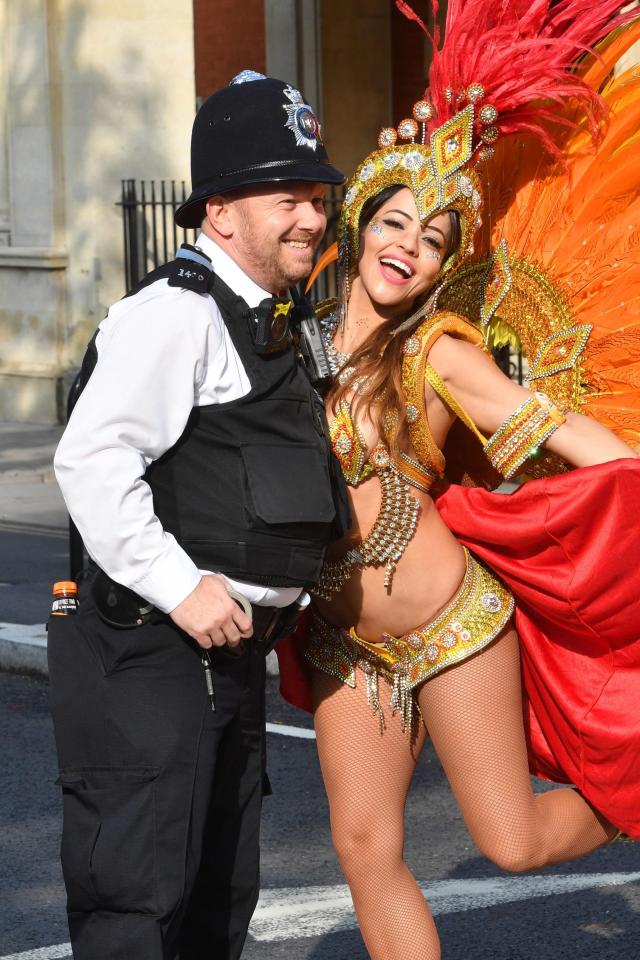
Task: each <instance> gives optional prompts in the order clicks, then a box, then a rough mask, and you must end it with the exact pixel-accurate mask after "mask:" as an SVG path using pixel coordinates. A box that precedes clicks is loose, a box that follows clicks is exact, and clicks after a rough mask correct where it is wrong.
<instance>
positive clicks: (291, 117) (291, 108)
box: [282, 86, 322, 150]
mask: <svg viewBox="0 0 640 960" xmlns="http://www.w3.org/2000/svg"><path fill="white" fill-rule="evenodd" d="M282 92H283V93H284V95H285V97H287V99H288V100H290V101H291V102H290V103H284V104H283V105H282V109H283V110H284V111H285V112H286V114H287V122H286V123H285V127H287V129H288V130H291V131H292V132H293V135H294V137H295V138H296V144H297V146H299V147H311V149H312V150H315V149H316V147H317V146H318V144H319V143H320V144H322V135H321V132H320V124H319V123H318V121H317V119H316V115H315V113H314V112H313V110H312V109H311V107H310V106H309V104H308V103H305V100H304V97H303V96H302V94H301V93H300V91H299V90H296V89H295V87H291V86H288V87H285V88H284V90H283V91H282Z"/></svg>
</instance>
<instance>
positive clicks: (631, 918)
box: [0, 675, 640, 960]
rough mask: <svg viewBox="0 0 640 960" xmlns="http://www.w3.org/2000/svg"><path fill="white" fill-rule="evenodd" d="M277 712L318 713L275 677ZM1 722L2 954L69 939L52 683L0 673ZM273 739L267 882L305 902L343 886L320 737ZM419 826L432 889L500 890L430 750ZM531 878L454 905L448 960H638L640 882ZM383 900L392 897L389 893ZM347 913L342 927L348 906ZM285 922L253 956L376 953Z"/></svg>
mask: <svg viewBox="0 0 640 960" xmlns="http://www.w3.org/2000/svg"><path fill="white" fill-rule="evenodd" d="M268 716H269V720H270V721H271V722H274V723H286V724H292V723H293V724H295V725H303V726H306V727H309V720H308V718H306V717H305V716H303V715H302V714H299V713H298V712H297V711H293V710H291V709H290V708H288V707H287V706H286V705H284V704H283V703H282V701H281V700H280V698H279V696H278V693H277V681H275V680H271V681H270V682H269V710H268ZM0 722H1V724H2V730H3V734H4V735H3V751H2V753H3V760H2V765H3V768H4V769H3V789H2V791H1V792H0V836H1V837H2V852H1V853H0V878H1V880H0V958H3V957H6V956H8V955H12V954H15V953H21V952H24V951H29V950H34V949H36V948H43V947H48V946H49V945H51V944H60V943H64V942H66V941H67V940H68V935H67V930H66V926H65V916H64V891H63V885H62V880H61V875H60V869H59V866H58V857H57V850H58V842H59V840H58V838H59V831H60V799H59V795H58V788H57V787H56V786H55V779H56V775H57V771H56V761H55V755H54V748H53V739H52V730H51V722H50V719H49V715H48V710H47V684H46V683H45V682H44V681H37V680H33V679H29V678H25V677H19V676H11V675H3V676H0ZM268 740H269V773H270V777H271V780H272V784H273V787H274V791H275V794H274V796H273V797H271V798H269V799H267V800H266V801H265V811H264V827H263V836H262V847H263V859H262V864H263V866H262V883H263V888H265V889H266V890H268V891H271V892H273V891H276V890H281V889H282V888H287V889H288V890H289V889H290V888H303V889H302V895H303V894H304V888H309V887H310V886H312V885H313V886H315V887H318V886H320V887H333V886H334V885H339V884H342V882H343V881H342V877H341V874H340V871H339V868H338V865H337V863H336V859H335V856H334V854H333V851H332V848H331V843H330V838H329V832H328V826H327V809H326V803H325V799H324V796H323V791H322V785H321V781H320V775H319V769H318V763H317V760H316V754H315V744H314V741H313V740H310V739H300V738H297V737H290V736H282V735H279V734H275V733H270V734H269V737H268ZM407 822H408V831H407V848H406V854H407V861H408V862H409V864H410V865H411V867H412V869H413V871H414V873H415V875H416V876H417V877H418V878H419V880H421V881H424V882H426V883H427V884H428V885H430V886H431V885H432V886H433V889H434V890H437V889H438V888H439V884H440V883H441V881H443V880H456V881H463V880H472V881H480V880H485V881H491V882H492V883H495V881H494V880H493V878H501V877H503V876H504V875H503V874H501V872H500V871H499V870H497V869H496V868H494V867H493V866H492V865H491V864H489V863H487V862H486V861H485V860H483V859H482V858H481V857H479V856H478V855H477V853H476V851H475V849H474V848H473V846H472V845H471V843H470V841H469V838H468V836H467V834H466V831H465V828H464V826H463V824H462V823H461V821H460V818H459V816H458V814H457V813H456V810H455V807H454V805H453V802H452V799H451V796H450V793H449V790H448V787H447V785H446V782H445V781H444V778H443V776H442V773H441V770H440V768H439V765H438V763H437V761H436V760H435V759H434V757H433V755H432V754H431V752H430V751H429V750H427V751H426V753H425V755H424V756H423V757H422V760H421V762H420V764H419V767H418V772H417V775H416V778H415V782H414V784H413V788H412V790H411V794H410V798H409V802H408V810H407ZM632 871H636V872H638V874H639V875H640V845H637V844H614V845H613V846H612V847H610V848H607V849H605V850H602V851H598V852H597V853H595V854H592V855H591V856H590V857H588V858H585V859H584V860H582V861H581V862H579V863H577V864H568V865H565V866H563V867H556V868H554V869H553V870H550V871H547V872H546V873H545V876H546V877H547V878H549V879H550V878H552V877H555V878H559V877H567V876H568V877H570V878H572V879H573V880H576V879H577V880H579V879H580V877H581V876H582V875H585V874H588V875H591V874H601V873H606V874H613V873H628V872H632ZM522 879H524V880H525V881H526V883H525V886H524V888H523V890H524V892H521V893H520V894H519V896H518V898H517V899H516V900H515V901H513V902H509V900H507V902H502V903H495V904H494V905H491V906H488V907H484V908H476V909H473V908H471V909H470V907H473V906H474V901H473V899H472V897H471V896H470V897H469V900H468V902H467V901H466V900H465V898H464V897H463V898H462V899H461V900H460V899H458V900H457V901H456V903H455V904H454V909H455V912H448V913H446V912H444V913H442V914H441V915H440V916H439V918H438V926H439V929H440V932H441V935H442V940H443V946H444V951H443V956H444V957H445V958H447V960H468V958H469V957H473V958H474V960H489V958H491V960H545V958H549V960H551V958H554V960H556V958H572V960H592V958H593V960H635V958H637V957H640V882H637V881H636V882H634V883H630V884H626V885H624V886H617V887H612V886H606V885H602V884H603V883H604V878H603V879H601V880H600V881H598V886H596V887H595V888H592V889H586V890H578V891H574V892H569V893H562V892H553V893H551V894H550V895H547V896H540V895H539V892H540V891H539V890H538V889H537V887H538V885H539V882H540V881H538V880H537V879H536V878H535V877H531V876H529V877H526V878H516V881H517V882H518V883H521V881H522ZM557 882H558V883H559V881H557ZM476 885H477V884H476ZM490 885H491V884H490ZM472 886H474V885H473V884H472ZM380 894H381V903H383V901H384V891H381V892H380ZM286 896H289V897H290V894H287V895H286ZM298 896H299V897H300V894H298ZM445 899H446V898H445ZM490 899H491V898H490ZM303 901H304V896H303ZM449 906H451V904H450V905H449ZM303 907H304V903H303ZM445 907H446V904H445ZM311 909H312V903H311V902H309V910H310V911H311ZM285 914H286V909H285ZM335 916H336V919H337V920H338V919H340V916H341V915H340V916H339V911H338V913H336V914H335ZM290 919H291V918H290ZM285 920H286V916H284V918H283V920H282V924H283V927H286V928H287V929H286V930H285V933H284V938H283V939H266V940H265V939H260V940H259V939H256V938H255V937H253V936H252V937H250V939H249V941H248V944H247V947H246V950H245V953H244V954H243V956H244V957H245V958H246V960H258V958H260V960H276V958H287V960H362V958H366V953H365V951H364V948H363V945H362V941H361V939H360V936H359V934H358V933H357V931H356V930H355V929H337V930H336V932H331V930H332V929H333V928H334V927H335V926H336V925H337V926H338V927H340V924H336V923H332V922H331V921H329V923H328V924H325V925H324V928H323V930H322V931H321V932H320V933H317V932H316V934H315V935H310V936H308V935H306V934H307V933H308V932H309V931H308V930H305V923H304V921H305V912H304V909H303V910H302V913H301V915H299V916H298V918H297V919H296V917H295V916H294V917H293V923H292V922H289V923H288V924H287V923H286V922H285ZM263 926H264V925H263ZM321 926H322V925H321ZM342 926H344V922H343V923H342ZM258 933H259V934H261V935H263V934H264V930H260V929H259V930H258ZM276 936H278V924H277V923H276ZM58 955H59V954H58ZM41 956H44V955H41ZM132 960H133V958H132Z"/></svg>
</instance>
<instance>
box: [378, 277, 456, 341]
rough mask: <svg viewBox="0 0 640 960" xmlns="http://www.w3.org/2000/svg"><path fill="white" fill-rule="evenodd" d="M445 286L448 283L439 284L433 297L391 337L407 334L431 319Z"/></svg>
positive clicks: (415, 311)
mask: <svg viewBox="0 0 640 960" xmlns="http://www.w3.org/2000/svg"><path fill="white" fill-rule="evenodd" d="M445 286H446V283H444V282H443V283H440V284H438V286H437V287H436V288H435V290H434V291H433V293H432V294H431V296H430V297H429V298H428V299H427V300H426V301H425V302H424V303H423V304H422V306H421V307H418V309H417V310H414V312H413V313H412V314H411V316H410V317H407V319H406V320H403V322H402V323H401V324H399V325H398V326H397V327H395V329H394V330H393V332H392V334H391V336H392V337H397V336H398V335H399V334H401V333H405V332H406V331H407V330H412V329H413V328H414V327H417V325H418V324H419V323H420V322H421V321H422V320H428V319H430V318H431V317H432V316H433V315H434V313H435V312H436V310H437V309H438V297H439V296H440V294H441V293H442V291H443V290H444V288H445Z"/></svg>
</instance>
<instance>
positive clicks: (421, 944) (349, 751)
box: [314, 671, 440, 960]
mask: <svg viewBox="0 0 640 960" xmlns="http://www.w3.org/2000/svg"><path fill="white" fill-rule="evenodd" d="M390 695H391V694H390V689H389V688H388V687H387V685H386V684H384V683H383V682H382V681H381V682H380V699H381V702H382V703H383V704H384V705H385V708H386V704H387V703H388V702H389V697H390ZM314 700H315V704H316V709H315V727H316V734H317V738H318V752H319V755H320V765H321V767H322V775H323V777H324V783H325V787H326V790H327V796H328V798H329V809H330V815H331V832H332V836H333V842H334V846H335V848H336V852H337V854H338V857H339V859H340V864H341V866H342V869H343V871H344V874H345V877H346V879H347V882H348V884H349V887H350V888H351V896H352V897H353V905H354V908H355V912H356V916H357V918H358V923H359V924H360V930H361V932H362V936H363V938H364V941H365V943H366V945H367V950H368V951H369V954H370V956H371V957H372V958H374V960H439V957H440V946H439V941H438V935H437V933H436V929H435V925H434V922H433V918H432V916H431V913H430V911H429V908H428V906H427V904H426V903H425V900H424V897H423V895H422V893H421V892H420V889H419V887H418V885H417V883H416V881H415V880H414V878H413V876H412V875H411V873H410V872H409V870H408V869H407V867H406V865H405V863H404V861H403V846H404V806H405V801H406V797H407V792H408V789H409V784H410V782H411V777H412V775H413V771H414V768H415V764H416V759H417V756H418V755H419V753H420V750H421V749H422V745H423V743H424V729H422V730H421V731H420V733H419V735H418V738H417V740H416V743H415V745H414V747H413V749H412V748H411V746H410V744H409V740H408V737H407V736H406V735H405V734H403V733H402V730H401V728H400V722H399V720H398V718H397V717H392V716H391V715H390V711H389V710H388V709H385V714H386V716H387V727H386V729H385V731H384V734H383V735H382V736H381V735H380V731H379V728H378V722H377V720H376V719H375V718H374V717H373V716H372V713H371V707H370V706H369V705H368V703H367V698H366V696H365V678H364V675H363V674H362V673H361V672H360V671H358V678H357V688H356V689H355V690H352V689H351V688H350V687H347V686H345V685H343V684H342V683H340V682H339V681H338V680H334V679H333V678H331V677H328V676H327V675H326V674H323V673H320V672H315V673H314Z"/></svg>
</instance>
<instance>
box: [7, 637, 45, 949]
mask: <svg viewBox="0 0 640 960" xmlns="http://www.w3.org/2000/svg"><path fill="white" fill-rule="evenodd" d="M0 640H8V641H9V642H10V643H21V644H25V645H26V646H30V647H46V646H47V633H46V630H45V625H44V623H0ZM0 960H3V958H1V957H0Z"/></svg>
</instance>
